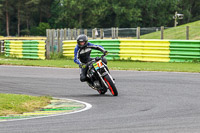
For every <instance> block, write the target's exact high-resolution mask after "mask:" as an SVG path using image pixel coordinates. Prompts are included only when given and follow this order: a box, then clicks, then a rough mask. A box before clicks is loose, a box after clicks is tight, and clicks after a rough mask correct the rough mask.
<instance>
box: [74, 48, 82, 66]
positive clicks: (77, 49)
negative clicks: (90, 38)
mask: <svg viewBox="0 0 200 133" xmlns="http://www.w3.org/2000/svg"><path fill="white" fill-rule="evenodd" d="M78 51H79V48H78V46H76V47H75V49H74V62H75V63H76V64H78V65H80V64H81V62H80V60H79V59H78Z"/></svg>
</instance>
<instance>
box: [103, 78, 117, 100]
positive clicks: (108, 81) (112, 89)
mask: <svg viewBox="0 0 200 133" xmlns="http://www.w3.org/2000/svg"><path fill="white" fill-rule="evenodd" d="M104 81H105V82H106V84H107V85H108V89H109V90H110V92H111V94H112V95H113V96H117V95H118V91H117V88H116V86H115V84H114V82H113V80H112V79H111V78H110V76H109V75H106V76H105V77H104Z"/></svg>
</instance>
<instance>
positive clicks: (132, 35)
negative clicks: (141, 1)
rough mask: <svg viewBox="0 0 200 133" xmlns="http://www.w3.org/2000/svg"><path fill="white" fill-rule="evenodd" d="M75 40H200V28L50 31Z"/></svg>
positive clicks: (55, 34) (56, 35)
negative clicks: (82, 38)
mask: <svg viewBox="0 0 200 133" xmlns="http://www.w3.org/2000/svg"><path fill="white" fill-rule="evenodd" d="M49 32H51V34H54V35H53V36H54V37H58V36H59V37H61V38H63V40H75V39H76V38H77V36H78V35H80V34H86V35H87V36H88V37H89V39H104V38H105V39H118V38H124V39H178V40H179V39H181V40H200V27H198V26H196V27H195V26H190V27H189V26H185V27H183V26H181V27H163V26H162V27H145V28H140V27H137V28H95V29H69V28H68V29H57V30H54V29H48V30H47V36H48V35H49Z"/></svg>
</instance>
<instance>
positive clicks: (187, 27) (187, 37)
mask: <svg viewBox="0 0 200 133" xmlns="http://www.w3.org/2000/svg"><path fill="white" fill-rule="evenodd" d="M186 40H189V26H186Z"/></svg>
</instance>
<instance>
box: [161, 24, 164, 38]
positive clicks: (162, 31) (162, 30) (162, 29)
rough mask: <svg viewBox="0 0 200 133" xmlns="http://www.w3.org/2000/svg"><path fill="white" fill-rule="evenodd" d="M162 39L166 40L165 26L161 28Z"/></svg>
mask: <svg viewBox="0 0 200 133" xmlns="http://www.w3.org/2000/svg"><path fill="white" fill-rule="evenodd" d="M161 39H164V26H161Z"/></svg>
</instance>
